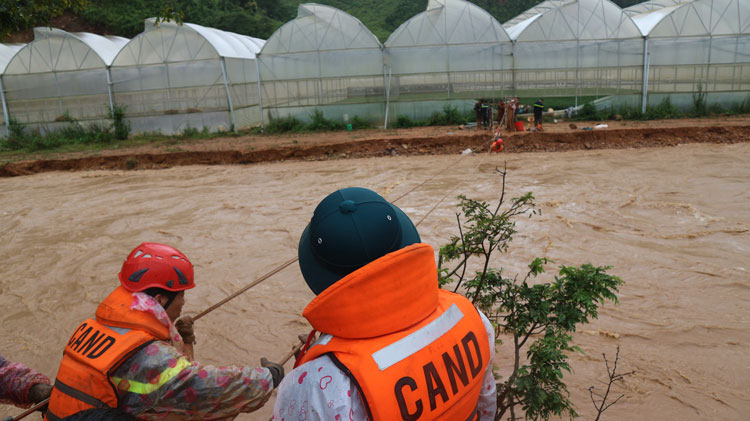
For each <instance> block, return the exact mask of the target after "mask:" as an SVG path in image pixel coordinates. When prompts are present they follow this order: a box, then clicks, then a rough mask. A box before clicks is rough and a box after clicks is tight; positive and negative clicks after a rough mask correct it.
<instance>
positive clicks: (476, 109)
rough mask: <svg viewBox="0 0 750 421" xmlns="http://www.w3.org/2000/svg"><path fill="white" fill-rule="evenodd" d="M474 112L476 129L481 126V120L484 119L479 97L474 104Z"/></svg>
mask: <svg viewBox="0 0 750 421" xmlns="http://www.w3.org/2000/svg"><path fill="white" fill-rule="evenodd" d="M474 113H476V115H477V129H480V128H481V127H482V120H483V119H484V114H483V113H484V111H482V100H481V99H480V100H479V101H477V103H476V104H474Z"/></svg>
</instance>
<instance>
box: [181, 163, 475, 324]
mask: <svg viewBox="0 0 750 421" xmlns="http://www.w3.org/2000/svg"><path fill="white" fill-rule="evenodd" d="M464 157H465V155H461V157H459V158H458V159H457V160H455V161H453V162H451V164H450V165H449V166H447V167H446V168H449V167H450V166H452V165H454V164H457V163H458V162H459V161H460V160H461V159H463V158H464ZM442 173H443V171H440V172H438V173H437V174H435V175H433V176H432V177H430V178H428V179H427V180H425V181H423V182H422V183H420V184H418V185H417V186H416V187H414V188H412V189H411V190H409V191H407V192H406V193H404V194H402V195H401V196H399V197H398V198H396V200H394V201H393V202H391V203H395V202H396V201H398V200H399V199H402V198H403V197H404V196H406V195H408V194H409V193H411V192H413V191H414V190H416V189H417V188H419V187H421V186H423V185H425V184H426V183H427V182H428V181H430V180H432V179H434V178H435V177H437V175H438V174H442ZM444 198H445V197H444ZM444 198H443V199H444ZM443 199H441V200H440V202H442V200H443ZM440 202H438V204H440ZM436 207H437V206H436ZM434 209H435V208H433V209H432V210H434ZM432 210H430V212H428V215H429V214H430V213H431V212H432ZM425 218H426V216H425V217H424V218H422V220H420V221H419V222H420V223H421V222H422V221H423V220H424V219H425ZM417 225H419V223H418V224H417ZM297 260H298V258H297V257H293V258H291V259H289V260H287V261H286V262H284V263H282V264H281V265H279V266H277V267H276V268H275V269H273V270H272V271H270V272H268V273H266V274H265V275H263V276H261V277H260V278H258V279H256V280H255V281H253V282H251V283H249V284H248V285H246V286H244V287H243V288H241V289H240V290H238V291H236V292H234V293H232V294H231V295H229V296H228V297H226V298H224V299H223V300H221V301H219V302H218V303H216V304H214V305H212V306H211V307H209V308H207V309H205V310H203V311H201V312H200V313H198V314H197V315H195V316H193V318H192V319H193V321H195V320H198V319H200V318H201V317H203V316H205V315H206V314H208V313H210V312H212V311H214V310H216V309H217V308H219V307H221V306H222V305H224V304H226V303H227V302H229V301H231V300H233V299H234V298H236V297H237V296H239V295H241V294H242V293H244V292H245V291H247V290H249V289H250V288H252V287H254V286H256V285H258V284H259V283H261V282H263V281H265V280H266V279H268V278H270V277H271V276H273V275H275V274H277V273H279V272H281V271H282V270H283V269H284V268H286V267H287V266H289V265H291V264H292V263H294V262H296V261H297Z"/></svg>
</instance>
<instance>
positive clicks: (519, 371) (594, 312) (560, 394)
mask: <svg viewBox="0 0 750 421" xmlns="http://www.w3.org/2000/svg"><path fill="white" fill-rule="evenodd" d="M498 172H499V173H500V174H501V175H502V178H503V188H502V190H501V193H500V199H499V201H498V204H497V206H490V204H488V203H487V202H484V201H479V200H473V199H469V198H467V197H465V196H459V208H460V209H461V212H460V213H457V214H456V217H457V219H458V223H459V235H458V236H454V237H453V238H451V241H450V242H449V243H448V244H446V245H444V246H443V247H441V248H440V252H439V263H438V274H439V284H440V285H441V287H445V286H447V285H452V286H453V289H454V291H458V290H459V288H461V287H462V286H463V290H464V293H465V294H466V296H467V297H469V298H471V299H472V301H473V302H474V304H475V305H476V306H477V307H478V308H480V309H481V310H482V311H483V312H484V313H485V314H486V315H487V316H488V317H489V318H490V320H491V321H492V322H493V325H494V326H496V334H498V335H505V336H510V337H511V338H512V343H508V344H504V345H503V346H510V347H511V351H512V352H513V355H514V363H513V364H514V365H513V370H512V372H511V374H510V376H508V378H507V379H506V380H505V381H503V382H500V383H498V388H497V403H498V412H497V414H496V416H495V419H496V420H504V419H506V418H507V417H508V416H510V419H519V418H520V419H523V418H525V419H543V420H547V419H549V418H550V417H553V416H557V417H561V416H562V417H566V416H569V417H575V416H577V415H578V414H577V413H576V411H575V408H574V407H573V403H572V402H571V401H570V400H569V398H568V397H569V393H568V390H567V386H566V385H565V382H564V381H563V376H564V374H565V372H570V366H569V364H568V353H570V352H572V351H577V352H580V350H579V349H578V348H577V347H576V346H574V345H571V343H570V342H571V339H572V337H571V333H572V332H575V331H576V327H577V326H578V325H580V324H582V323H587V322H588V321H589V320H590V319H592V318H596V317H597V316H598V307H599V306H600V305H602V304H604V302H605V301H613V302H617V296H616V295H615V293H616V292H617V291H618V287H619V286H620V285H621V284H622V281H621V280H620V279H619V278H618V277H616V276H612V275H609V274H607V273H606V271H607V270H609V269H610V267H596V266H593V265H591V264H584V265H582V266H580V267H572V266H561V267H560V269H559V272H558V274H557V276H555V277H554V281H551V282H538V281H535V282H534V283H532V282H530V281H531V280H532V278H537V277H538V276H539V275H542V274H543V273H544V272H545V266H546V265H547V264H548V263H550V261H549V260H548V259H547V258H537V259H534V260H533V261H532V262H531V264H529V271H528V273H527V274H526V276H525V277H523V279H520V280H519V277H518V276H517V275H515V276H507V277H506V276H504V275H503V269H502V268H501V269H494V268H491V267H490V257H491V256H492V254H493V253H494V252H500V253H504V252H506V251H507V250H508V246H509V243H510V241H511V240H512V239H513V236H514V235H515V234H516V224H515V221H514V219H515V218H517V217H520V216H524V215H528V216H529V217H531V216H532V215H533V214H535V213H537V212H538V211H537V210H536V205H535V202H534V197H533V195H532V194H531V193H527V194H525V195H522V196H519V197H516V198H513V199H511V200H510V204H509V205H508V206H507V207H505V206H504V205H505V204H504V196H505V176H506V171H498ZM504 208H505V209H504ZM503 209H504V210H503ZM462 218H463V220H464V221H465V222H463V223H462ZM473 258H477V259H478V260H479V262H478V267H480V268H481V270H477V271H474V272H473V273H472V274H469V273H468V272H470V271H469V270H468V263H469V261H470V260H472V259H473ZM450 262H458V263H457V264H456V266H455V267H454V268H452V269H451V268H446V267H444V265H445V264H447V263H450ZM509 342H510V341H509ZM524 353H525V357H526V362H525V363H522V356H523V355H524ZM517 407H520V409H522V410H523V413H524V415H523V416H518V415H517V414H516V411H518V410H519V409H518V408H517Z"/></svg>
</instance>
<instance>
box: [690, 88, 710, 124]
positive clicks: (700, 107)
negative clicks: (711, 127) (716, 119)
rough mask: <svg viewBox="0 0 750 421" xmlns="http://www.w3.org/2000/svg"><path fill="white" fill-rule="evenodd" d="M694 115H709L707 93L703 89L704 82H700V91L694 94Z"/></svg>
mask: <svg viewBox="0 0 750 421" xmlns="http://www.w3.org/2000/svg"><path fill="white" fill-rule="evenodd" d="M692 114H693V116H695V117H704V116H707V115H708V104H707V103H706V93H705V92H704V91H703V84H702V83H698V92H696V93H694V94H693V112H692Z"/></svg>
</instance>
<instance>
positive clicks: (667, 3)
mask: <svg viewBox="0 0 750 421" xmlns="http://www.w3.org/2000/svg"><path fill="white" fill-rule="evenodd" d="M691 1H693V0H651V1H644V2H643V3H638V4H634V5H632V6H630V7H626V8H624V9H623V10H624V11H625V13H626V14H627V15H628V16H635V15H640V14H643V13H649V12H653V11H655V10H659V9H664V8H666V7H672V6H677V5H680V4H682V3H689V2H691Z"/></svg>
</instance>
